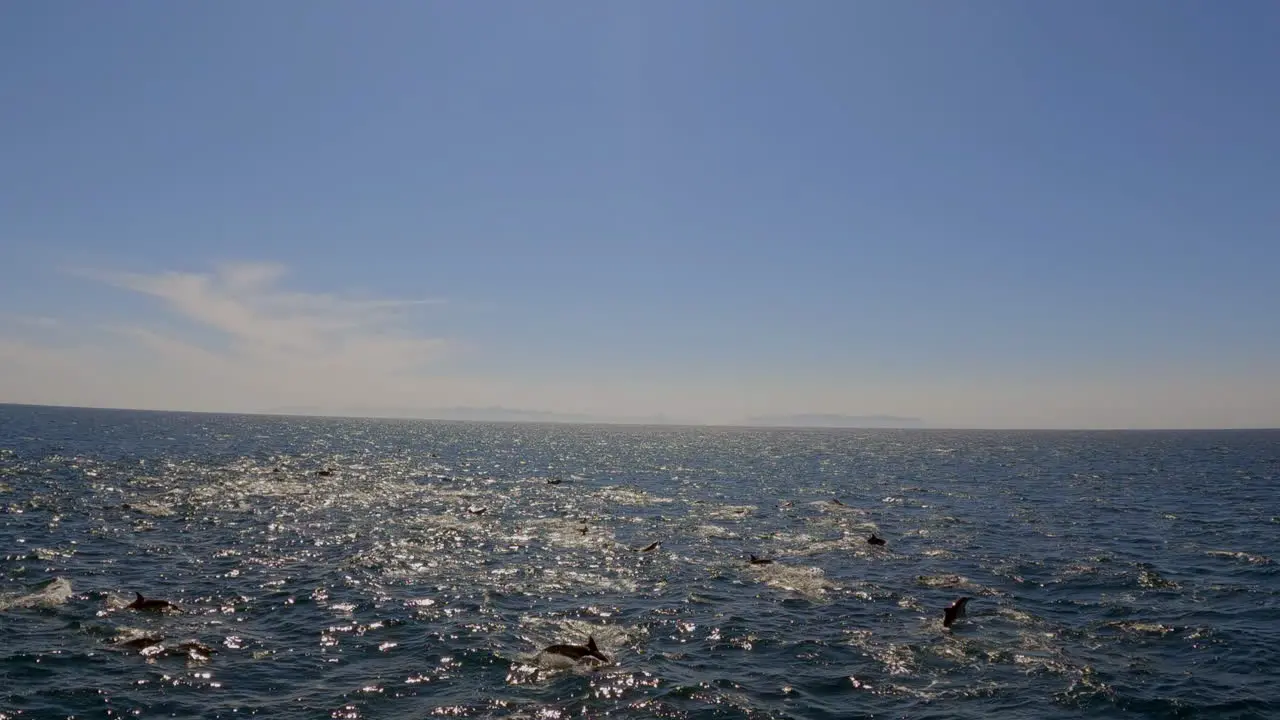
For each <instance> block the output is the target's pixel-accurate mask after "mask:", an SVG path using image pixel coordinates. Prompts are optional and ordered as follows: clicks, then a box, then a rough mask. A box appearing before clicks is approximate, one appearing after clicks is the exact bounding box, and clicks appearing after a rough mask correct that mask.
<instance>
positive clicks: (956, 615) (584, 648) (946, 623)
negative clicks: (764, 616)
mask: <svg viewBox="0 0 1280 720" xmlns="http://www.w3.org/2000/svg"><path fill="white" fill-rule="evenodd" d="M326 470H327V469H326ZM324 472H325V471H324V470H322V471H320V473H317V474H321V473H324ZM330 472H331V471H330ZM831 502H832V503H834V504H836V505H844V503H842V502H840V501H839V500H837V499H833V500H832V501H831ZM487 509H488V508H485V507H480V506H475V505H472V506H470V507H468V508H467V511H468V512H470V513H471V514H473V515H480V514H483V513H484V512H485V510H487ZM579 531H580V532H582V534H584V535H585V534H586V532H587V528H586V527H585V526H584V527H582V528H579ZM867 543H868V544H869V545H876V546H882V545H884V544H885V543H886V541H885V539H884V538H881V537H877V536H876V534H875V533H872V534H871V536H870V537H868V538H867ZM661 545H662V542H661V541H659V540H655V541H653V542H651V543H649V544H648V545H646V546H644V547H643V548H637V551H638V552H645V553H647V552H651V551H653V550H656V549H657V548H658V547H660V546H661ZM748 562H749V563H750V564H752V565H769V564H771V563H773V558H762V557H757V556H756V555H755V554H751V555H750V557H749V560H748ZM134 594H135V595H136V596H137V597H136V599H135V600H134V601H133V602H131V603H129V604H128V605H126V606H125V609H127V610H139V611H147V612H163V611H167V610H178V606H177V605H174V604H173V603H171V602H169V601H168V600H159V599H154V598H147V597H143V595H142V593H134ZM970 599H971V598H969V597H960V598H957V599H956V601H955V602H953V603H951V604H950V605H949V606H947V607H946V608H945V609H944V610H943V616H942V626H943V627H944V628H950V627H951V626H952V625H954V624H955V622H956V621H957V620H959V619H960V618H962V617H964V615H965V608H966V607H967V606H968V604H969V600H970ZM539 655H554V656H559V657H562V658H566V659H568V660H570V661H572V662H574V663H579V662H604V663H608V662H610V660H609V657H608V656H607V655H605V654H604V653H603V652H601V651H600V648H599V647H598V646H597V645H596V639H595V637H594V636H591V635H588V636H587V642H586V644H585V645H572V644H556V645H549V646H547V647H545V648H543V649H542V651H541V652H540V653H539Z"/></svg>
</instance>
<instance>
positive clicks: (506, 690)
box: [0, 406, 1280, 718]
mask: <svg viewBox="0 0 1280 720" xmlns="http://www.w3.org/2000/svg"><path fill="white" fill-rule="evenodd" d="M1278 448H1280V434H1278V433H1266V432H1255V433H1243V432H1242V433H1204V434H1196V433H982V432H972V433H948V432H930V431H826V430H823V431H818V430H814V431H801V430H744V429H709V428H626V427H589V426H549V425H548V426H539V425H483V424H462V423H435V422H405V421H371V420H370V421H364V420H360V421H357V420H320V419H310V418H270V417H243V416H211V415H183V414H165V413H130V412H119V411H86V410H70V409H65V410H55V409H50V408H23V407H13V406H0V510H3V514H2V515H0V518H2V523H3V525H2V527H0V542H3V544H4V548H5V550H4V551H3V552H4V555H3V563H2V564H0V569H2V571H3V585H2V586H0V623H2V624H3V627H2V629H3V631H4V633H5V636H6V637H7V638H10V639H11V640H10V642H9V644H8V646H7V648H6V649H5V650H4V651H3V655H0V678H3V679H4V683H3V688H2V689H0V716H3V717H66V716H73V715H74V716H77V717H81V716H99V715H101V714H102V713H103V710H104V709H106V710H108V711H110V713H111V714H112V715H123V714H136V715H139V716H142V717H150V716H157V715H161V714H168V715H177V716H202V717H231V716H233V715H235V716H240V715H249V714H258V715H264V716H270V717H285V718H289V717H297V718H304V717H306V718H311V717H346V718H377V717H425V716H454V717H511V718H517V717H528V718H568V717H571V716H572V717H581V716H584V715H585V716H590V717H595V716H599V715H603V714H604V713H609V714H610V716H612V717H666V718H718V717H725V718H727V717H753V718H793V717H794V718H848V717H872V716H876V717H879V716H894V717H896V716H907V717H956V718H966V717H973V718H979V717H990V716H1000V717H1018V718H1040V717H1086V716H1087V717H1102V716H1115V717H1134V716H1146V717H1181V716H1190V715H1195V716H1196V717H1224V718H1226V717H1232V718H1239V717H1263V716H1264V715H1265V713H1267V712H1270V711H1271V710H1270V709H1271V708H1272V707H1274V703H1280V695H1278V694H1277V691H1276V690H1275V689H1274V685H1275V684H1274V682H1271V680H1273V679H1274V677H1275V674H1276V673H1277V671H1278V666H1277V661H1278V660H1280V655H1278V654H1277V651H1276V650H1275V648H1276V647H1280V642H1278V641H1280V637H1277V636H1278V635H1280V631H1278V630H1277V627H1280V622H1277V620H1280V603H1278V601H1277V598H1278V597H1280V594H1278V593H1280V571H1277V568H1276V565H1275V563H1274V562H1272V560H1271V557H1273V556H1274V553H1275V550H1274V546H1275V518H1276V517H1280V506H1277V502H1278V501H1277V496H1276V494H1275V493H1274V492H1272V490H1273V488H1274V483H1275V479H1276V476H1277V469H1278V468H1280V460H1277V455H1278V453H1277V450H1278ZM872 533H875V534H876V535H878V536H879V537H882V538H885V539H886V541H887V542H886V544H885V545H883V546H877V545H872V544H869V543H868V542H867V538H868V537H869V536H870V535H871V534H872ZM752 555H755V556H757V557H758V558H761V559H766V560H771V561H772V562H768V563H759V564H753V563H751V562H749V560H748V559H749V557H750V556H752ZM135 593H142V594H143V595H144V596H145V599H155V600H165V601H168V604H158V603H145V602H136V601H137V597H136V595H135ZM961 596H966V597H971V598H973V599H972V600H971V602H970V603H969V609H968V614H967V616H966V617H964V618H963V619H962V620H960V621H959V622H957V623H956V625H954V626H953V627H951V628H949V629H948V628H944V627H943V625H942V608H944V607H946V606H947V605H948V604H950V603H951V602H952V601H953V600H955V599H956V598H957V597H961ZM588 638H590V639H593V640H594V641H595V642H596V643H597V645H598V647H599V649H600V651H601V652H603V653H604V654H605V655H606V656H607V658H608V662H601V663H595V662H593V663H585V662H570V661H566V660H565V659H564V658H563V657H561V656H559V655H556V654H547V653H542V652H540V651H541V650H542V649H543V648H545V647H547V646H549V645H553V644H572V645H580V644H583V643H586V642H587V641H588Z"/></svg>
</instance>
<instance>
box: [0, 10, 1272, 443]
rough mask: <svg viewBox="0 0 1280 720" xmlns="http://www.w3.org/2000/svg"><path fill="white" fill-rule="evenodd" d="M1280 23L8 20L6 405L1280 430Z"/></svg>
mask: <svg viewBox="0 0 1280 720" xmlns="http://www.w3.org/2000/svg"><path fill="white" fill-rule="evenodd" d="M1276 37H1280V5H1277V4H1275V3H1271V2H1264V1H1263V0H1242V1H1241V2H1237V3H1232V4H1231V5H1230V6H1211V5H1202V4H1191V3H1174V4H1169V3H1160V2H1155V1H1154V0H1137V1H1135V2H1132V3H1124V4H1114V3H1103V2H1100V1H1098V0H1086V1H1083V2H1076V3H1053V4H1050V3H1022V4H1017V3H997V2H994V0H979V1H977V2H972V3H963V4H939V3H926V2H924V1H923V0H919V1H904V2H889V1H872V2H865V3H842V2H837V1H836V0H830V1H826V2H812V3H804V4H786V3H771V2H764V0H740V1H736V2H729V1H728V0H710V1H709V2H704V3H687V4H686V3H679V2H675V1H674V0H664V1H655V2H645V3H620V2H609V1H605V2H565V1H560V0H553V1H552V2H547V3H541V4H538V5H536V6H534V5H521V4H516V3H505V4H497V5H495V4H482V3H443V2H411V1H409V0H389V1H388V2H384V3H378V4H375V5H372V6H368V7H365V6H361V7H356V6H355V5H352V4H349V3H342V2H338V1H337V0H316V1H315V2H307V3H302V2H280V3H251V2H247V1H244V0H230V1H228V2H220V3H208V4H174V3H163V2H159V1H158V0H129V1H127V2H120V3H112V4H94V3H88V2H78V3H70V4H49V3H25V4H14V5H12V6H11V7H9V8H8V11H7V12H6V14H5V22H3V23H0V88H4V90H5V93H4V97H5V103H4V111H3V112H2V113H0V158H4V161H3V162H2V163H0V403H32V404H56V405H77V406H98V407H133V408H146V409H172V410H205V411H218V412H258V411H262V410H263V409H268V408H280V407H307V408H317V409H320V410H322V411H324V412H322V414H328V413H339V412H340V411H341V409H342V408H353V407H366V408H368V407H372V408H411V409H422V408H492V407H500V408H518V409H521V410H520V412H542V413H551V414H555V415H561V416H583V417H585V416H590V417H605V418H627V417H658V416H662V417H669V418H673V419H680V420H681V421H688V422H696V423H712V424H726V423H738V422H741V421H742V420H743V419H746V418H770V417H773V418H779V417H809V418H821V417H827V418H836V417H838V416H854V417H860V418H871V417H896V418H899V419H920V421H921V422H923V423H925V424H928V425H930V426H943V427H988V428H1092V427H1099V428H1138V427H1142V428H1214V427H1280V331H1277V330H1276V329H1275V327H1276V320H1275V318H1276V316H1277V312H1278V311H1280V299H1278V298H1280V296H1278V295H1277V293H1276V292H1275V290H1274V287H1275V284H1276V279H1275V275H1276V268H1277V267H1280V241H1278V239H1277V234H1278V233H1280V202H1278V201H1277V189H1278V188H1280V163H1277V162H1276V159H1277V158H1280V135H1277V133H1276V132H1275V130H1274V128H1273V125H1274V118H1276V117H1280V86H1278V85H1277V84H1276V83H1275V82H1274V81H1273V79H1272V75H1273V71H1272V69H1273V68H1275V67H1280V44H1277V43H1275V42H1274V39H1275V38H1276ZM832 421H834V420H832Z"/></svg>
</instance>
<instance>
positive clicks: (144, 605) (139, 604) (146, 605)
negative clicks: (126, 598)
mask: <svg viewBox="0 0 1280 720" xmlns="http://www.w3.org/2000/svg"><path fill="white" fill-rule="evenodd" d="M134 595H137V596H138V599H137V600H134V601H133V602H131V603H129V604H128V605H125V607H126V608H129V609H133V610H157V611H158V610H164V609H165V608H171V607H173V603H171V602H169V601H168V600H151V599H148V598H144V597H142V593H140V592H135V593H134Z"/></svg>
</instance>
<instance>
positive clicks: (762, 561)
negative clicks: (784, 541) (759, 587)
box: [751, 555, 773, 565]
mask: <svg viewBox="0 0 1280 720" xmlns="http://www.w3.org/2000/svg"><path fill="white" fill-rule="evenodd" d="M771 562H773V560H771V559H768V558H758V557H756V556H755V555H752V556H751V564H752V565H768V564H769V563H771Z"/></svg>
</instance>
